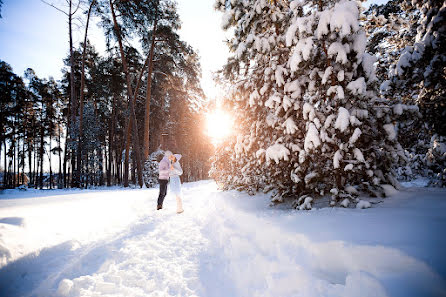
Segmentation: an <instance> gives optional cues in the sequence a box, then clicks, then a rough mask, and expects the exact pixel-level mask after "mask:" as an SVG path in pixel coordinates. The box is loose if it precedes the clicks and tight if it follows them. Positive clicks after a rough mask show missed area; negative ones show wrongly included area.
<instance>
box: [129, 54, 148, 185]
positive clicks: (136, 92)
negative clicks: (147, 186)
mask: <svg viewBox="0 0 446 297" xmlns="http://www.w3.org/2000/svg"><path fill="white" fill-rule="evenodd" d="M149 60H150V54H149V55H147V58H146V60H145V61H144V65H143V67H142V69H141V71H140V73H139V77H138V80H137V82H136V88H135V92H134V93H133V106H135V105H136V96H137V95H138V92H139V86H140V85H141V81H142V76H143V74H144V69H146V67H147V64H148V63H149ZM128 110H130V105H128ZM132 126H133V118H132V117H131V116H130V117H129V119H128V120H127V121H126V122H125V128H124V132H125V133H124V141H125V142H124V145H123V147H125V156H124V187H128V186H129V153H130V140H131V138H130V127H132Z"/></svg>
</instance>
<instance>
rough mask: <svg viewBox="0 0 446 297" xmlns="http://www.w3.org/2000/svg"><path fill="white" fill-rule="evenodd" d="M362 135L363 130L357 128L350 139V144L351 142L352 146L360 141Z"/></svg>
mask: <svg viewBox="0 0 446 297" xmlns="http://www.w3.org/2000/svg"><path fill="white" fill-rule="evenodd" d="M361 134H362V131H361V129H359V128H356V129H355V131H353V135H352V136H351V137H350V139H349V141H348V142H349V143H350V144H354V143H355V142H356V141H357V140H358V139H359V137H360V136H361Z"/></svg>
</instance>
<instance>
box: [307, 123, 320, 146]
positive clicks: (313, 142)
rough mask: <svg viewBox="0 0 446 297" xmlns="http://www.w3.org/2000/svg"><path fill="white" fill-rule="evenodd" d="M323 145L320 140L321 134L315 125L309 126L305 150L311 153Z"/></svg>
mask: <svg viewBox="0 0 446 297" xmlns="http://www.w3.org/2000/svg"><path fill="white" fill-rule="evenodd" d="M320 145H321V140H320V139H319V132H318V131H317V128H316V126H315V125H314V124H313V123H310V124H309V125H308V131H307V135H306V136H305V143H304V149H305V151H306V152H309V151H310V150H312V149H315V148H317V147H319V146H320Z"/></svg>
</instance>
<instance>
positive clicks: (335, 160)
mask: <svg viewBox="0 0 446 297" xmlns="http://www.w3.org/2000/svg"><path fill="white" fill-rule="evenodd" d="M341 160H342V153H341V151H340V150H337V151H336V153H335V154H334V156H333V168H334V169H338V168H339V166H340V162H341Z"/></svg>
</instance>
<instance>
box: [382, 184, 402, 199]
mask: <svg viewBox="0 0 446 297" xmlns="http://www.w3.org/2000/svg"><path fill="white" fill-rule="evenodd" d="M381 187H382V188H383V190H384V194H385V195H386V197H390V196H393V195H395V194H397V193H398V191H397V190H396V189H395V188H394V187H393V186H392V185H381Z"/></svg>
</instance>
